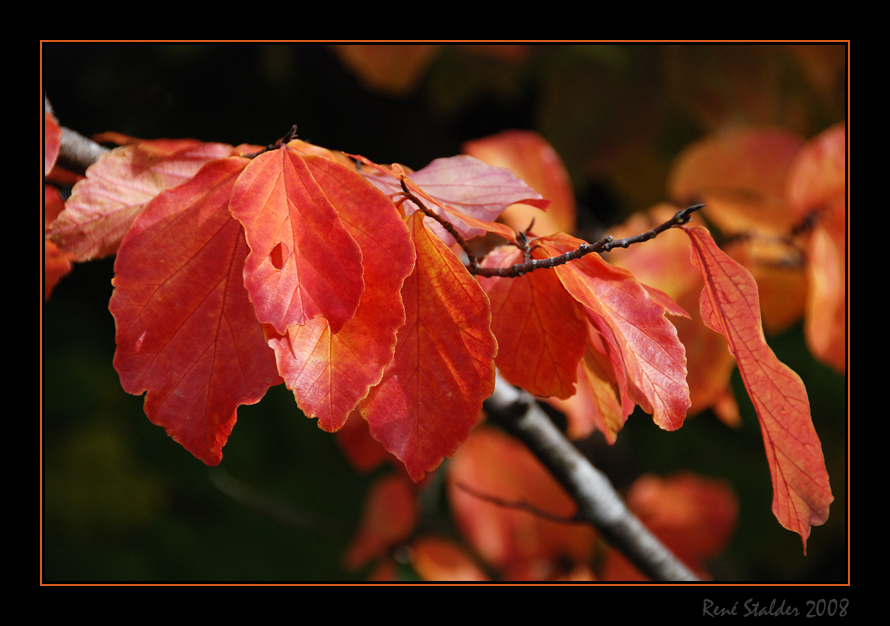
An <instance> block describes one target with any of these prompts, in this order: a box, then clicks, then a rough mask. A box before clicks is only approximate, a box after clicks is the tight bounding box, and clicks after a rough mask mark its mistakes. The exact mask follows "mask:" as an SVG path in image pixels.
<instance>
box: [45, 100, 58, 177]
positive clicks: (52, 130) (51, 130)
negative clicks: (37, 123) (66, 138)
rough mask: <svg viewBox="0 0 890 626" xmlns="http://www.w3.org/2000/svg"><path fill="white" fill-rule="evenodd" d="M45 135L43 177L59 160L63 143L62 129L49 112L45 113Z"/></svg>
mask: <svg viewBox="0 0 890 626" xmlns="http://www.w3.org/2000/svg"><path fill="white" fill-rule="evenodd" d="M43 135H44V136H43V175H44V176H46V175H48V174H49V173H50V172H51V171H52V169H53V167H54V166H55V164H56V159H57V158H59V146H60V144H61V143H62V129H61V128H59V122H58V121H56V118H55V117H53V114H52V113H50V112H49V111H44V112H43Z"/></svg>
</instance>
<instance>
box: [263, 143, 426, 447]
mask: <svg viewBox="0 0 890 626" xmlns="http://www.w3.org/2000/svg"><path fill="white" fill-rule="evenodd" d="M303 160H304V162H305V163H306V164H307V165H308V166H309V167H310V168H311V170H312V175H313V178H314V180H315V181H316V183H317V184H318V186H319V188H320V189H321V190H322V191H323V193H324V194H325V196H326V197H327V199H328V200H329V201H330V202H331V204H332V205H333V206H334V207H336V210H337V213H338V215H339V217H340V219H341V221H342V223H343V226H344V228H345V229H346V232H347V233H348V234H349V235H350V236H351V237H352V238H353V239H354V240H355V241H356V242H357V243H358V245H359V247H360V249H361V256H362V262H363V265H364V281H365V291H364V293H363V294H362V296H361V300H360V301H359V305H358V308H357V309H356V312H355V317H353V318H352V319H351V320H349V321H348V322H346V323H345V324H344V325H343V327H342V328H341V329H340V330H339V332H332V329H331V328H330V325H329V323H328V321H327V320H326V319H324V318H321V317H318V318H315V319H313V320H310V321H308V322H307V323H306V324H304V325H302V326H300V325H293V326H291V327H290V328H288V329H287V333H286V336H280V335H278V336H276V337H271V338H270V340H269V345H270V346H272V348H273V349H274V350H275V353H276V357H277V361H278V370H279V371H280V372H281V375H282V377H283V378H284V382H285V384H286V385H287V387H288V388H289V389H291V390H292V391H293V392H294V396H295V398H296V400H297V403H298V404H299V405H300V408H301V409H302V410H303V412H304V413H305V414H306V415H307V416H308V417H317V418H318V425H319V426H320V427H321V428H323V429H324V430H327V431H329V432H331V431H336V430H338V429H339V428H340V427H341V426H342V425H343V424H344V422H345V421H346V418H347V417H348V416H349V414H350V412H351V411H352V410H353V409H354V408H355V406H356V404H357V403H358V402H359V400H361V399H362V398H364V397H365V396H366V395H367V393H368V390H369V389H370V388H371V387H372V386H373V385H376V384H377V383H378V382H380V379H381V377H382V376H383V369H384V368H385V367H386V366H387V365H389V363H390V362H391V361H392V358H393V350H394V348H395V342H396V332H397V331H398V329H399V328H400V327H401V326H402V325H403V324H404V322H405V315H404V306H403V305H402V299H401V294H400V290H401V287H402V283H403V281H404V279H405V277H406V276H407V275H408V274H410V273H411V270H412V269H413V267H414V246H413V245H412V243H411V238H410V235H409V233H408V229H407V227H406V226H405V223H404V222H403V221H402V220H401V218H400V217H399V215H398V213H397V211H396V208H395V206H393V204H392V202H391V201H390V200H389V199H388V198H387V197H386V196H384V195H383V194H382V193H381V192H380V191H378V190H377V189H376V188H374V187H373V186H372V185H371V184H370V183H368V182H367V181H366V180H365V179H364V178H363V177H361V176H359V175H358V174H356V172H355V170H353V169H350V168H348V167H346V166H345V165H343V164H341V163H336V162H334V161H332V160H330V159H327V158H324V157H322V156H318V155H312V154H304V155H303Z"/></svg>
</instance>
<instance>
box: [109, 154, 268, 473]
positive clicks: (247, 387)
mask: <svg viewBox="0 0 890 626" xmlns="http://www.w3.org/2000/svg"><path fill="white" fill-rule="evenodd" d="M246 165H247V161H246V160H245V159H241V158H237V157H232V158H229V159H224V160H218V161H213V162H211V163H209V164H207V165H206V166H205V167H204V168H202V169H201V170H200V171H199V172H198V173H197V174H196V175H195V176H194V178H193V179H192V180H190V181H189V182H187V183H185V184H184V185H181V186H179V187H177V188H175V189H171V190H168V191H165V192H162V193H161V194H159V195H158V196H157V197H156V198H155V199H154V200H152V201H151V202H149V203H148V205H147V206H146V208H145V210H144V212H143V213H142V214H141V215H140V216H139V217H138V218H137V219H136V220H135V221H134V223H133V226H132V227H131V228H130V230H129V232H128V233H127V235H126V237H125V238H124V240H123V241H122V242H121V246H120V249H119V251H118V255H117V259H116V260H115V277H114V279H113V281H112V282H113V285H114V292H113V293H112V296H111V302H110V305H109V309H110V311H111V314H112V315H113V316H114V319H115V324H116V328H117V333H116V337H115V339H116V342H117V350H116V351H115V355H114V367H115V369H116V370H117V372H118V374H119V375H120V379H121V385H122V386H123V388H124V390H125V391H126V392H127V393H131V394H134V395H139V394H141V393H143V392H145V391H147V392H148V393H147V394H146V397H145V413H146V415H147V416H148V418H149V419H150V420H151V421H152V422H153V423H155V424H157V425H158V426H163V427H164V428H166V429H167V433H168V434H169V435H170V436H171V437H173V439H174V440H175V441H177V442H179V443H180V444H182V446H183V447H185V448H186V449H187V450H188V451H189V452H191V453H192V454H194V455H195V456H196V457H198V458H199V459H201V460H202V461H204V462H205V463H206V464H208V465H216V464H217V463H219V462H220V460H221V459H222V447H223V446H224V445H225V443H226V440H227V439H228V436H229V434H230V433H231V431H232V427H233V426H234V424H235V420H236V417H237V407H238V406H240V405H242V404H254V403H256V402H258V401H259V400H260V399H261V398H262V397H263V396H264V395H265V393H266V391H267V390H268V388H269V387H270V386H272V385H274V384H278V383H279V382H280V379H279V377H278V372H277V371H276V369H275V360H274V357H273V354H272V351H271V350H270V349H269V347H268V346H267V345H266V342H265V338H264V336H263V330H262V327H261V325H260V323H259V322H258V321H257V319H256V315H255V313H254V309H253V306H252V305H251V303H250V300H249V299H248V296H247V291H246V290H245V289H244V285H243V281H242V275H241V268H242V266H243V263H244V259H245V258H246V256H247V245H246V243H245V241H244V236H243V232H242V229H241V225H240V224H239V223H238V222H237V221H236V220H234V219H233V218H232V217H231V215H230V214H229V210H228V203H229V197H230V195H231V191H232V187H233V186H234V183H235V180H236V178H237V176H238V175H239V174H240V173H241V171H242V170H243V169H244V167H245V166H246Z"/></svg>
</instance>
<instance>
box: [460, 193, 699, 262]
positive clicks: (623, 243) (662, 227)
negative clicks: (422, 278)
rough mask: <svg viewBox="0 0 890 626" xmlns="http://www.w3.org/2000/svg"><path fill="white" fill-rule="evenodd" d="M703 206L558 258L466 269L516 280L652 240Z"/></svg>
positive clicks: (582, 245)
mask: <svg viewBox="0 0 890 626" xmlns="http://www.w3.org/2000/svg"><path fill="white" fill-rule="evenodd" d="M704 206H705V205H703V204H696V205H693V206H691V207H688V208H685V209H681V210H679V211H677V212H676V214H674V216H673V217H672V218H671V219H669V220H668V221H666V222H664V223H663V224H659V225H658V226H656V227H655V228H653V229H651V230H647V231H646V232H644V233H640V234H638V235H634V236H633V237H626V238H624V239H615V238H614V237H612V236H611V235H609V236H608V237H606V238H605V239H601V240H600V241H598V242H596V243H593V244H590V243H583V244H581V246H579V247H578V248H577V249H575V250H572V251H571V252H566V253H565V254H561V255H559V256H554V257H549V258H546V259H531V260H526V261H525V262H524V263H517V264H515V265H511V266H510V267H479V266H478V265H477V266H475V267H472V266H471V267H468V268H467V269H468V270H469V272H470V273H471V274H476V275H477V276H497V277H499V278H516V277H517V276H522V275H523V274H528V273H529V272H533V271H534V270H538V269H550V268H553V267H556V266H557V265H565V264H566V263H568V262H569V261H574V260H575V259H580V258H581V257H583V256H585V255H588V254H590V253H592V252H608V251H609V250H613V249H615V248H627V247H629V246H631V245H633V244H635V243H642V242H643V241H649V240H650V239H654V238H655V237H657V236H658V235H659V234H661V233H663V232H664V231H666V230H668V229H669V228H673V227H674V226H678V225H680V224H686V223H687V222H688V221H689V220H690V219H691V216H692V213H694V212H695V211H698V210H699V209H701V208H702V207H704Z"/></svg>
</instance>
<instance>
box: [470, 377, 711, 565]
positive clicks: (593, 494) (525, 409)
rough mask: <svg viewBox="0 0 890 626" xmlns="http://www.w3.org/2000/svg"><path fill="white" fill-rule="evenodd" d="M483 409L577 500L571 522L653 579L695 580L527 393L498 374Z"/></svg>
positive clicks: (603, 475)
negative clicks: (596, 534) (589, 529)
mask: <svg viewBox="0 0 890 626" xmlns="http://www.w3.org/2000/svg"><path fill="white" fill-rule="evenodd" d="M485 410H486V412H487V413H488V414H489V417H491V418H494V419H495V420H496V421H497V423H498V424H501V425H502V426H504V427H505V428H507V429H508V430H509V431H510V432H511V433H512V434H513V435H515V436H516V437H517V438H518V439H520V440H521V441H522V442H523V443H524V444H525V445H526V446H527V447H528V448H529V449H530V450H531V451H532V453H533V454H534V455H535V456H536V457H537V458H538V460H539V461H541V462H542V463H543V464H544V465H545V466H546V467H547V469H548V470H549V471H550V473H551V474H553V476H554V477H555V478H556V479H557V481H559V483H560V484H561V485H562V486H563V487H564V488H565V489H566V491H567V492H568V493H569V494H570V495H571V496H572V498H573V499H574V500H575V502H576V503H577V505H578V512H577V513H576V515H575V520H576V521H580V522H587V523H589V524H592V525H593V526H594V527H596V528H597V529H598V530H599V531H600V532H601V533H602V534H603V536H604V538H605V539H606V541H608V542H609V543H610V544H611V545H612V547H614V548H615V549H617V550H619V551H620V552H621V553H622V554H624V556H626V557H627V558H628V559H630V560H631V562H633V564H634V565H636V567H637V568H638V569H639V570H640V571H641V572H643V573H644V574H646V575H647V576H648V577H649V578H651V579H653V580H660V581H694V580H698V578H697V577H696V576H695V574H693V573H692V572H691V571H690V570H689V569H688V568H687V567H686V566H685V565H684V564H683V563H681V562H680V560H679V559H677V557H676V556H674V554H673V553H672V552H670V551H669V550H668V549H667V548H666V547H665V546H664V544H662V543H661V541H660V540H659V539H658V538H657V537H656V536H655V535H653V534H652V533H651V531H649V529H648V528H646V527H645V526H644V525H643V524H642V522H640V520H639V519H638V518H637V517H636V516H635V515H634V514H633V513H631V511H630V509H628V508H627V505H626V504H625V503H624V500H622V498H621V496H620V495H618V492H616V491H615V489H614V487H613V486H612V484H611V483H610V482H609V479H608V478H607V477H606V476H605V474H603V473H602V472H600V471H599V470H598V469H596V468H595V467H594V466H593V465H592V464H591V463H590V461H589V460H588V459H587V458H586V457H585V456H584V455H582V454H581V452H579V451H578V449H577V448H576V447H575V446H574V445H572V443H571V442H570V441H569V440H568V439H566V437H565V436H564V435H563V434H562V433H561V432H560V431H559V429H557V428H556V426H555V425H554V424H553V422H551V421H550V419H549V418H548V417H547V415H546V414H545V413H544V411H543V410H542V409H541V407H540V406H538V404H537V402H536V401H535V399H534V397H533V396H532V395H531V394H529V393H528V392H526V391H522V390H520V389H516V388H515V387H513V386H512V385H510V384H509V383H507V382H506V381H505V380H504V379H503V378H501V377H500V375H498V377H497V382H496V384H495V389H494V393H493V394H492V395H491V397H490V398H489V399H488V400H486V402H485Z"/></svg>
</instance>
